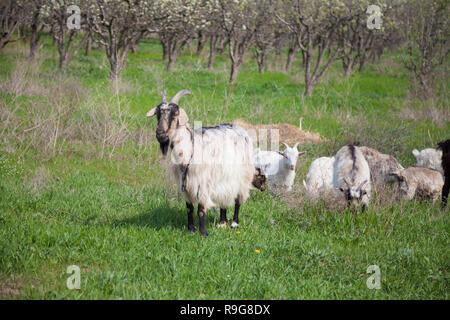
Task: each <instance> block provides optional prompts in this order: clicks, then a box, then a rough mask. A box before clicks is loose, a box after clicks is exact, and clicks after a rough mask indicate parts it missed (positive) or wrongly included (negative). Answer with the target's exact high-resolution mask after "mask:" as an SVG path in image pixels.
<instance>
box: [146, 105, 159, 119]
mask: <svg viewBox="0 0 450 320" xmlns="http://www.w3.org/2000/svg"><path fill="white" fill-rule="evenodd" d="M157 108H158V107H155V108H153V109H152V110H150V111H149V112H147V114H146V116H147V117H153V116H154V115H155V114H156V109H157Z"/></svg>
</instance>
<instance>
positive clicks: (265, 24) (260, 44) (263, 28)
mask: <svg viewBox="0 0 450 320" xmlns="http://www.w3.org/2000/svg"><path fill="white" fill-rule="evenodd" d="M256 10H257V18H256V19H257V21H256V25H257V26H258V28H257V29H256V34H255V57H256V62H257V63H258V71H259V73H264V70H265V66H266V58H267V54H268V52H269V51H270V50H271V49H272V48H273V46H274V43H275V40H276V37H275V31H276V30H278V29H279V27H278V26H279V24H280V21H279V20H278V19H276V17H275V15H274V7H273V5H272V1H268V0H261V1H258V2H257V3H256Z"/></svg>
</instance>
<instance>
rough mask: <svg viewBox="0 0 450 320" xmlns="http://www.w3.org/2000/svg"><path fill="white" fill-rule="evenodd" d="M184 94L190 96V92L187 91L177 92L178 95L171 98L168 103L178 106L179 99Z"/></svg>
mask: <svg viewBox="0 0 450 320" xmlns="http://www.w3.org/2000/svg"><path fill="white" fill-rule="evenodd" d="M185 94H191V92H190V91H188V90H181V91H178V93H177V94H176V95H175V96H174V97H173V98H172V101H170V102H171V103H175V104H178V101H179V100H180V98H181V97H182V96H184V95H185Z"/></svg>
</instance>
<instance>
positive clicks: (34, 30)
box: [23, 0, 50, 60]
mask: <svg viewBox="0 0 450 320" xmlns="http://www.w3.org/2000/svg"><path fill="white" fill-rule="evenodd" d="M47 2H48V1H47V0H23V3H24V6H25V10H26V12H27V15H26V17H25V20H24V24H25V25H26V26H29V27H30V32H31V36H30V55H29V59H30V60H33V59H35V58H36V56H37V54H38V53H39V51H40V50H41V49H42V47H43V46H44V43H45V41H46V40H47V38H48V36H49V35H50V33H49V32H46V31H48V30H47V29H46V27H47V25H46V24H45V17H46V14H45V10H44V5H45V4H47Z"/></svg>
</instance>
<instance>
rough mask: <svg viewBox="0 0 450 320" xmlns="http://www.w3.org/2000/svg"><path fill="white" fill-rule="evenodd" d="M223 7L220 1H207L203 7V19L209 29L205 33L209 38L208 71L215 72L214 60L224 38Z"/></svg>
mask: <svg viewBox="0 0 450 320" xmlns="http://www.w3.org/2000/svg"><path fill="white" fill-rule="evenodd" d="M220 10H221V7H220V4H219V1H218V0H210V1H206V2H205V5H204V7H203V18H202V20H205V22H206V24H207V27H206V28H205V30H204V31H203V32H204V34H205V35H206V37H207V38H209V59H208V69H209V70H214V60H215V57H216V54H217V45H218V42H219V40H220V39H223V38H224V33H223V29H222V24H221V23H222V18H221V17H222V14H221V12H220Z"/></svg>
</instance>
